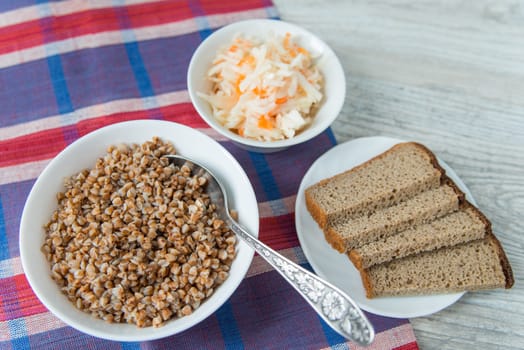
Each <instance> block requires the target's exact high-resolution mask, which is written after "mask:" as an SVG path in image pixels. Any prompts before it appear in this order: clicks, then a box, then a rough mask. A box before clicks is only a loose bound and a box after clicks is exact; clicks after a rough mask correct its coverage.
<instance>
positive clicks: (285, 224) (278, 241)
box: [259, 213, 299, 250]
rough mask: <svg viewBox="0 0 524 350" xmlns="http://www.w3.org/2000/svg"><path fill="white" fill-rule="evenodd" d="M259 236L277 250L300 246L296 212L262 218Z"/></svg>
mask: <svg viewBox="0 0 524 350" xmlns="http://www.w3.org/2000/svg"><path fill="white" fill-rule="evenodd" d="M259 238H260V240H261V241H263V242H264V243H266V244H267V245H269V246H270V247H271V248H273V249H276V250H280V249H286V248H292V247H296V246H298V245H299V241H298V237H297V233H296V230H295V213H288V214H285V215H279V216H271V217H266V218H261V219H260V236H259Z"/></svg>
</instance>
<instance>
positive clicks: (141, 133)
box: [20, 120, 259, 341]
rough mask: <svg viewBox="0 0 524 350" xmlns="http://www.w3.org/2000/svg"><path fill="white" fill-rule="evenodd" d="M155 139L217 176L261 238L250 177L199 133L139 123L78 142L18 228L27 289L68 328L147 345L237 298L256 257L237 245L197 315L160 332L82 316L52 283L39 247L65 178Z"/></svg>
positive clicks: (45, 175)
mask: <svg viewBox="0 0 524 350" xmlns="http://www.w3.org/2000/svg"><path fill="white" fill-rule="evenodd" d="M153 136H159V137H160V138H162V139H164V140H166V141H171V142H172V143H173V145H174V146H175V148H176V150H177V152H178V153H179V154H182V155H185V156H187V157H190V158H193V159H194V160H196V161H199V162H201V163H202V164H204V165H205V166H206V167H208V168H209V169H210V170H211V171H213V172H214V173H215V174H216V176H217V177H218V178H219V179H220V180H222V181H223V182H224V184H225V186H226V188H227V191H228V192H229V194H230V196H229V198H230V201H231V204H232V206H231V207H232V208H236V209H237V210H238V212H239V220H240V223H241V224H242V225H243V226H244V227H246V228H247V229H248V230H249V232H251V233H252V234H253V235H255V236H258V223H259V217H258V207H257V201H256V197H255V193H254V191H253V188H252V186H251V183H250V182H249V179H248V177H247V175H246V173H245V172H244V170H243V169H242V167H241V166H240V165H239V164H238V163H237V161H236V160H235V158H233V156H231V154H230V153H229V152H228V151H227V150H225V149H224V148H223V147H222V146H221V145H220V144H219V143H217V142H216V141H214V140H212V139H211V138H209V137H208V136H206V135H204V134H202V133H201V132H199V131H196V130H194V129H191V128H189V127H186V126H183V125H180V124H176V123H172V122H165V121H153V120H141V121H132V122H123V123H118V124H113V125H111V126H108V127H104V128H101V129H98V130H96V131H94V132H92V133H90V134H88V135H86V136H84V137H82V138H80V139H78V140H77V141H76V142H74V143H73V144H71V145H70V146H68V147H67V148H66V149H65V150H63V151H62V152H61V153H60V154H59V155H58V156H56V157H55V158H54V159H53V160H52V161H51V162H50V163H49V165H48V166H47V167H46V168H45V169H44V171H43V172H42V174H41V175H40V176H39V177H38V179H37V181H36V182H35V184H34V186H33V188H32V190H31V192H30V193H29V196H28V198H27V202H26V204H25V207H24V211H23V214H22V219H21V225H20V256H21V260H22V266H23V269H24V272H25V274H26V277H27V279H28V281H29V284H30V285H31V287H32V289H33V291H34V292H35V294H36V295H37V297H38V298H39V299H40V301H41V302H42V303H43V304H44V305H45V306H46V307H47V308H48V309H49V310H50V311H51V312H52V313H53V314H55V315H56V316H57V317H59V318H60V319H61V320H62V321H64V322H65V323H67V324H68V325H70V326H72V327H74V328H76V329H78V330H80V331H82V332H84V333H87V334H90V335H93V336H96V337H99V338H104V339H110V340H118V341H146V340H152V339H158V338H163V337H166V336H169V335H172V334H176V333H179V332H181V331H184V330H186V329H188V328H190V327H191V326H193V325H195V324H197V323H199V322H200V321H202V320H204V319H205V318H206V317H208V316H209V315H211V314H212V313H213V312H214V311H215V310H217V309H218V308H219V307H220V306H221V305H222V304H223V303H224V302H225V301H226V300H227V299H228V298H229V297H230V296H231V294H233V292H234V291H235V289H236V288H237V287H238V285H239V284H240V282H241V281H242V279H243V278H244V276H245V274H246V272H247V269H248V267H249V265H250V263H251V260H252V258H253V254H254V252H253V250H252V249H251V248H250V247H248V246H247V245H246V244H245V243H243V242H239V244H238V245H237V256H236V258H235V260H234V261H233V264H232V266H231V270H230V275H229V278H228V279H227V280H226V281H225V282H224V283H223V284H222V285H221V286H220V287H218V288H217V289H216V290H215V293H214V294H213V295H212V296H211V297H210V298H209V299H207V300H206V301H204V302H203V303H202V305H201V306H200V307H199V308H198V309H196V310H195V312H193V314H191V315H189V316H186V317H182V318H179V319H172V320H170V321H168V322H166V324H165V325H164V326H163V327H159V328H153V327H147V328H138V327H136V326H135V325H129V324H117V323H113V324H110V323H106V322H105V321H102V320H100V319H96V318H94V317H92V316H91V315H89V314H87V313H84V312H82V311H79V310H78V309H77V308H76V307H75V306H74V305H73V304H72V303H71V302H70V301H69V300H68V299H67V297H66V296H65V295H63V294H62V293H61V292H60V290H59V288H58V285H57V284H56V283H55V282H54V281H53V280H52V279H51V278H50V267H49V263H48V262H47V260H46V258H45V257H44V254H43V253H42V252H41V251H40V247H41V246H42V244H43V242H44V230H43V225H44V224H46V223H47V222H48V221H49V219H50V217H51V214H52V212H53V211H54V210H55V208H56V206H57V203H56V193H57V192H59V191H62V190H63V179H64V178H65V177H67V176H70V175H72V174H75V173H77V172H79V171H80V170H82V169H85V168H92V167H93V166H94V164H95V161H96V159H97V158H99V157H101V156H102V155H104V154H105V150H106V148H107V146H109V145H116V144H119V143H143V142H145V141H147V140H151V139H152V137H153Z"/></svg>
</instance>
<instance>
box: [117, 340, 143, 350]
mask: <svg viewBox="0 0 524 350" xmlns="http://www.w3.org/2000/svg"><path fill="white" fill-rule="evenodd" d="M120 346H121V348H122V350H140V343H127V342H123V343H121V344H120Z"/></svg>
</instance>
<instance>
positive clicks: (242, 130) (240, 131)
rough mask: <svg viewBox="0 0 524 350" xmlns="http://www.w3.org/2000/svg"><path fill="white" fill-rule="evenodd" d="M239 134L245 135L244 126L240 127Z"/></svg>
mask: <svg viewBox="0 0 524 350" xmlns="http://www.w3.org/2000/svg"><path fill="white" fill-rule="evenodd" d="M238 134H239V135H240V136H242V137H243V136H244V128H238Z"/></svg>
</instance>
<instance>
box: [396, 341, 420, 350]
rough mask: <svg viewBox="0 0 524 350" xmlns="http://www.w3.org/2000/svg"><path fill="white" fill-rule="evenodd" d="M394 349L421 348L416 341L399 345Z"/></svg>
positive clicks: (416, 349) (408, 349) (413, 349)
mask: <svg viewBox="0 0 524 350" xmlns="http://www.w3.org/2000/svg"><path fill="white" fill-rule="evenodd" d="M393 350H419V347H418V345H417V342H416V341H414V342H411V343H407V344H404V345H401V346H397V347H396V348H393Z"/></svg>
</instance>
